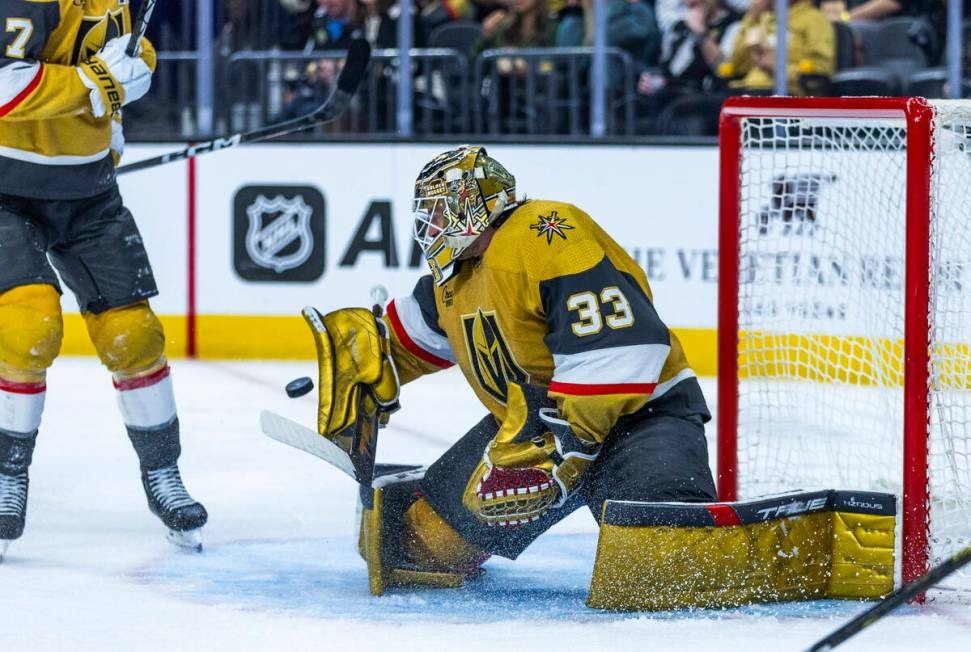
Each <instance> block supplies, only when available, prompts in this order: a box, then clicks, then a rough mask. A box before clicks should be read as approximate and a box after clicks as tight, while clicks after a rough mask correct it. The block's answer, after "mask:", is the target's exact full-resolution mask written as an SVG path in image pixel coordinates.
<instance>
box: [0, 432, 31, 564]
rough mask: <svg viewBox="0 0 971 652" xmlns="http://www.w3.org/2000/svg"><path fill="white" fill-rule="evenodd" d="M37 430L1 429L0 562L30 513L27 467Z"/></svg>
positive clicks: (17, 536)
mask: <svg viewBox="0 0 971 652" xmlns="http://www.w3.org/2000/svg"><path fill="white" fill-rule="evenodd" d="M36 437H37V433H36V432H33V433H30V434H27V435H19V434H18V435H15V434H13V433H8V432H2V431H0V562H2V561H3V559H4V557H5V556H6V554H7V548H8V547H9V546H10V542H11V541H13V540H14V539H19V538H20V535H21V534H23V533H24V523H25V521H26V517H27V487H28V485H29V484H30V480H29V479H28V477H27V468H28V467H29V466H30V461H31V457H32V456H33V453H34V441H35V439H36Z"/></svg>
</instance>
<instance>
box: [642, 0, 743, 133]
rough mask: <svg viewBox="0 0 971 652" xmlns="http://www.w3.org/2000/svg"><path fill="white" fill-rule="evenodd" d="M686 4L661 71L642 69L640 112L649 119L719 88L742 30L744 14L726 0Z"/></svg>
mask: <svg viewBox="0 0 971 652" xmlns="http://www.w3.org/2000/svg"><path fill="white" fill-rule="evenodd" d="M684 6H685V9H686V11H685V14H684V18H683V19H682V20H679V21H678V22H677V23H675V24H674V26H673V28H672V30H671V34H672V38H671V41H670V43H669V44H668V46H667V47H666V48H665V51H664V53H663V54H662V56H661V61H660V68H659V70H657V71H645V72H642V73H641V75H640V77H639V79H638V82H637V92H638V93H639V95H640V101H639V102H638V108H639V113H640V114H641V115H642V116H645V117H647V118H648V119H649V120H650V119H652V118H656V117H657V115H658V113H659V112H660V111H661V110H662V109H663V108H664V107H665V106H668V105H669V104H670V102H671V101H673V100H675V99H677V98H682V97H686V96H691V95H698V94H701V93H711V92H712V91H715V90H716V89H717V87H718V86H720V82H721V80H720V78H719V77H718V68H719V66H721V64H722V63H723V62H724V61H725V59H726V57H727V56H728V54H729V53H730V52H731V51H732V48H733V46H734V43H735V39H736V37H737V36H738V33H739V31H740V29H741V19H742V16H741V14H739V13H737V12H735V11H733V10H732V9H731V8H729V7H728V6H726V5H725V3H724V2H723V0H684ZM647 130H649V131H650V130H651V128H650V127H648V129H647Z"/></svg>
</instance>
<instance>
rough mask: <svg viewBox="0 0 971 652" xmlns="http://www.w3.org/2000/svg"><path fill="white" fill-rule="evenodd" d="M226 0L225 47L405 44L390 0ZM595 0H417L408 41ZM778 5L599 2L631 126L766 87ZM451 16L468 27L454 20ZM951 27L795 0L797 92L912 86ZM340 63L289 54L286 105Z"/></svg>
mask: <svg viewBox="0 0 971 652" xmlns="http://www.w3.org/2000/svg"><path fill="white" fill-rule="evenodd" d="M965 3H966V4H971V3H969V2H968V1H967V0H965ZM221 4H222V6H221V8H220V15H219V17H218V22H217V30H218V32H217V33H216V34H215V37H216V40H215V42H216V44H217V47H218V48H219V50H220V51H221V52H223V53H230V52H235V51H240V50H270V49H280V50H283V51H293V52H303V53H310V52H321V51H328V50H343V49H346V47H347V44H348V43H349V41H350V40H351V39H352V38H365V39H367V40H368V41H369V42H370V43H371V45H372V47H374V48H379V49H385V48H390V49H393V48H396V47H397V45H398V29H397V24H398V21H399V20H401V15H400V14H401V12H400V9H399V6H398V3H397V2H396V1H394V0H226V2H224V3H221ZM592 5H593V0H413V12H412V16H411V17H410V20H411V21H412V27H413V30H412V33H413V47H416V48H428V47H453V48H458V49H459V50H462V51H463V52H464V53H465V54H467V55H468V56H469V57H470V59H474V58H475V57H476V56H478V55H479V54H480V53H482V52H484V51H486V50H490V49H494V48H550V47H560V48H562V47H583V46H590V45H591V43H592V39H593V36H592V14H593V8H592ZM774 5H775V2H774V0H605V10H606V24H607V25H606V31H607V33H606V38H607V44H608V46H610V47H613V48H617V49H619V50H621V51H623V52H624V53H626V55H627V56H628V57H629V59H630V61H632V62H633V64H634V68H635V73H634V75H633V78H632V79H626V78H623V79H622V78H618V77H616V76H615V75H613V74H609V78H610V82H609V83H610V84H611V85H617V84H629V85H631V86H632V87H633V93H632V97H633V98H634V103H635V105H636V107H635V114H636V118H637V129H636V133H639V134H672V133H674V134H683V135H703V134H712V133H714V132H715V131H716V129H717V111H718V106H719V105H720V104H721V102H722V101H723V99H724V98H725V97H727V96H728V95H731V94H739V93H749V94H759V93H769V92H771V89H772V88H773V84H774V79H775V66H776V58H775V45H776V39H775V35H776V21H775V12H774ZM162 6H163V7H164V6H165V3H163V4H162ZM171 7H173V5H170V9H169V12H170V14H169V15H164V16H163V17H162V19H161V21H159V22H160V23H161V24H163V25H164V27H162V29H165V30H168V32H167V34H168V38H169V41H170V46H173V45H174V46H175V47H176V48H177V47H178V45H179V42H180V41H184V40H186V39H188V38H190V35H189V32H188V29H189V28H188V27H187V26H186V24H185V23H186V22H191V19H187V16H185V15H184V12H182V14H183V15H179V10H178V9H177V8H171ZM969 9H971V7H969ZM966 15H968V10H967V9H966ZM969 17H971V16H969ZM904 19H906V20H904ZM891 22H892V23H893V25H894V26H899V28H897V29H896V31H893V32H892V33H891V32H887V33H883V32H880V29H879V28H880V25H881V24H890V23H891ZM455 25H461V26H462V29H461V30H459V29H451V30H450V29H448V28H449V26H453V27H454V26H455ZM945 26H946V0H916V1H908V0H789V9H788V31H789V44H788V64H787V70H786V77H787V80H788V90H789V93H790V94H793V95H827V94H833V95H845V94H860V95H864V94H908V93H909V91H910V90H913V88H916V87H911V84H914V83H916V82H914V81H913V80H914V79H918V78H919V79H924V78H923V77H920V75H918V74H917V73H923V72H924V71H926V70H927V69H928V68H933V67H934V66H939V65H942V64H941V58H942V52H943V49H944V48H943V44H944V42H945V33H944V31H945ZM190 27H191V26H190ZM155 29H159V27H158V26H157V25H156V26H155ZM457 38H458V40H457ZM164 46H165V44H164V43H163V47H164ZM878 51H879V52H880V53H881V54H879V55H877V54H876V53H877V52H878ZM875 56H878V58H876V59H874V57H875ZM498 63H499V64H502V66H503V67H502V68H501V70H500V72H501V74H502V75H503V76H504V77H505V78H506V79H509V80H511V82H512V83H513V84H515V83H516V79H517V78H519V77H523V76H524V74H525V68H524V63H523V60H517V59H516V58H507V59H504V60H502V61H499V62H498ZM338 68H339V62H338V61H335V60H331V59H321V60H319V61H312V62H310V63H309V64H307V63H306V62H301V64H300V66H299V67H298V68H297V67H293V66H291V67H290V68H289V69H288V71H287V77H288V80H287V82H288V85H289V86H288V95H287V97H286V106H284V109H283V113H282V114H281V116H282V117H290V116H292V115H294V114H296V113H299V112H300V111H302V110H304V108H305V106H304V105H303V104H302V103H301V97H305V98H315V97H317V96H318V95H319V93H316V92H314V90H315V89H314V87H315V86H319V85H327V84H329V83H331V82H332V81H333V79H334V77H335V75H336V73H337V71H338ZM609 72H610V73H612V72H613V71H609ZM915 75H917V76H916V77H915ZM924 77H926V75H925V76H924ZM935 79H936V80H937V82H936V86H934V87H933V88H930V89H929V88H928V87H927V86H926V84H925V86H922V87H920V89H919V90H921V91H922V92H924V93H928V92H930V93H934V92H937V93H939V94H941V93H944V92H946V90H947V89H946V87H945V86H944V81H943V76H942V75H937V77H935ZM474 92H475V93H477V94H480V93H481V92H482V89H475V90H474ZM493 92H496V91H495V89H493ZM478 99H481V98H478ZM311 101H312V100H310V99H308V100H307V102H311ZM504 110H505V109H504Z"/></svg>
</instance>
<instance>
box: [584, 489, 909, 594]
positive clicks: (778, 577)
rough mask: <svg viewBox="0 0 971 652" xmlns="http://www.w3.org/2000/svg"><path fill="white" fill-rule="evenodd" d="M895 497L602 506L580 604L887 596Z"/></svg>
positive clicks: (828, 495)
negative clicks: (594, 555) (590, 569)
mask: <svg viewBox="0 0 971 652" xmlns="http://www.w3.org/2000/svg"><path fill="white" fill-rule="evenodd" d="M895 503H896V501H895V499H894V497H893V496H892V495H889V494H878V493H871V492H849V491H818V492H805V493H791V494H784V495H781V496H776V497H768V498H760V499H757V500H751V501H743V502H737V503H641V502H632V501H609V500H608V501H606V502H605V504H604V511H603V518H602V521H601V527H600V539H599V542H598V545H597V559H596V562H595V564H594V572H593V579H592V581H591V585H590V594H589V596H588V598H587V605H588V606H590V607H594V608H599V609H623V610H632V611H638V610H643V611H657V610H669V609H685V608H692V607H695V608H697V607H702V608H720V607H732V606H739V605H744V604H752V603H759V602H779V601H787V600H809V599H819V598H827V597H830V598H854V599H859V598H869V599H877V598H881V597H883V596H885V595H887V594H888V593H890V592H891V591H892V590H893V578H894V522H895V520H896V507H895Z"/></svg>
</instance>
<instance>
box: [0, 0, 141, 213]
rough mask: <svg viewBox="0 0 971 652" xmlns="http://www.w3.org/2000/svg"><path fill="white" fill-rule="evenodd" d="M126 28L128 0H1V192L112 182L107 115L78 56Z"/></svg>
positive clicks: (66, 189)
mask: <svg viewBox="0 0 971 652" xmlns="http://www.w3.org/2000/svg"><path fill="white" fill-rule="evenodd" d="M130 30H131V17H130V14H129V9H128V0H0V193H8V194H11V195H18V196H24V197H34V198H41V199H78V198H83V197H92V196H94V195H97V194H99V193H101V192H103V191H104V190H106V189H108V188H109V187H110V186H111V184H112V183H114V179H115V173H114V163H113V160H112V157H111V152H110V144H111V120H112V118H111V116H110V115H105V116H104V117H102V118H95V117H94V116H93V115H92V113H91V102H90V99H89V93H90V91H89V89H88V88H87V87H86V86H85V85H84V83H83V82H82V81H81V78H80V76H79V72H78V69H77V65H78V63H80V62H82V61H85V60H87V59H88V58H89V57H91V56H92V55H94V54H96V53H97V52H98V51H99V50H100V49H101V48H102V47H103V45H104V44H105V43H107V42H108V41H109V40H111V39H113V38H115V37H118V36H121V35H123V34H126V33H128V32H129V31H130Z"/></svg>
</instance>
